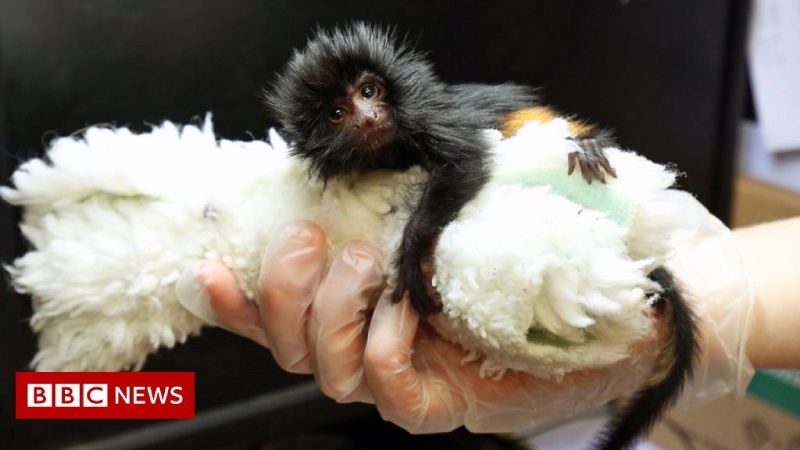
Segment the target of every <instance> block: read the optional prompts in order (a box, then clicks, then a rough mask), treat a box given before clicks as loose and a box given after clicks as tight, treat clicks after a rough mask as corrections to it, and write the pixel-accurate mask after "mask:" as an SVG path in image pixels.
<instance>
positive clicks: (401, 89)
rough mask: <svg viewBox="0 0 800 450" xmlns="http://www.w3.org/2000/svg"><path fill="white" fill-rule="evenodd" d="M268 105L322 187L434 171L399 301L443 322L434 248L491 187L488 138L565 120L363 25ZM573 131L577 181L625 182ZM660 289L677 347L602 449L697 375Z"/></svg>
mask: <svg viewBox="0 0 800 450" xmlns="http://www.w3.org/2000/svg"><path fill="white" fill-rule="evenodd" d="M265 100H266V104H267V107H268V109H269V110H270V112H271V114H272V115H273V116H274V118H275V119H277V120H278V122H279V123H280V125H281V127H282V129H283V133H284V134H285V136H286V137H287V138H288V139H289V140H290V141H291V142H292V145H293V147H292V149H293V150H292V152H293V154H294V155H295V156H297V157H300V158H302V159H304V160H306V161H307V162H308V164H309V167H310V170H311V173H312V175H313V176H316V177H318V178H319V179H321V180H324V181H327V180H329V179H332V178H334V177H339V176H346V175H351V174H357V173H360V172H366V171H371V170H378V169H384V170H385V169H388V170H403V169H407V168H409V167H411V166H414V165H420V166H422V167H423V168H424V169H426V170H427V172H428V174H429V176H428V179H427V181H426V183H425V185H424V187H423V189H422V193H421V196H420V197H419V200H418V201H417V203H416V204H415V205H410V206H411V208H410V211H411V215H410V217H409V220H408V222H407V224H406V226H405V229H404V231H403V236H402V239H401V243H400V246H399V248H398V249H397V253H396V255H395V269H396V270H395V271H396V279H395V280H394V281H395V289H394V292H393V296H392V299H393V300H394V301H395V302H397V301H399V300H400V299H401V298H402V297H403V296H404V295H408V296H409V299H410V301H411V304H412V305H413V307H414V308H415V309H416V310H417V312H418V313H419V314H420V315H421V316H426V315H429V314H433V313H437V312H439V311H440V310H441V304H440V302H439V299H438V296H437V295H436V293H435V292H434V290H433V289H432V288H431V287H430V275H431V274H430V263H429V262H430V261H429V259H430V258H431V255H432V253H433V248H434V246H435V244H436V241H437V239H438V238H439V235H440V233H441V232H442V229H443V228H444V227H445V226H446V225H447V224H448V223H450V222H451V221H452V220H453V219H454V218H455V216H456V215H457V214H458V212H459V211H460V210H461V208H462V207H463V206H464V205H465V204H466V203H467V202H468V201H470V200H471V199H472V198H474V197H475V195H477V193H478V191H479V190H480V189H481V188H482V187H483V185H484V184H485V183H486V182H487V181H488V179H489V176H490V173H491V162H490V156H489V152H490V149H489V143H488V142H487V140H486V139H485V138H484V135H483V130H485V129H488V128H500V129H502V131H503V133H504V135H506V136H510V135H513V134H514V133H515V132H516V130H517V129H518V128H519V127H520V126H521V125H523V124H524V123H525V122H526V121H529V120H539V121H548V120H551V119H553V118H555V117H556V114H555V113H553V112H552V111H551V110H549V109H548V108H545V107H542V106H537V105H536V96H535V95H534V93H533V90H531V89H530V88H527V87H523V86H519V85H514V84H501V85H482V84H461V85H450V84H447V83H445V82H444V81H442V80H441V79H439V78H438V77H437V76H436V74H435V73H434V71H433V68H432V66H431V64H430V62H428V60H427V59H426V58H425V56H424V55H423V54H422V53H420V52H418V51H416V50H414V49H413V48H411V47H410V46H409V45H408V44H407V43H405V42H398V41H397V39H396V38H395V36H394V34H393V33H392V32H387V31H385V30H382V29H380V28H377V27H372V26H369V25H365V24H362V23H355V24H352V25H350V26H348V27H344V28H339V29H334V30H331V31H319V32H318V33H317V34H316V35H315V36H314V37H313V38H312V39H311V40H310V41H309V42H308V44H307V46H306V47H305V48H304V49H302V50H299V51H295V53H294V55H293V56H292V58H291V59H290V61H289V63H288V65H287V66H286V68H285V69H284V70H283V71H282V72H281V73H280V74H279V75H278V77H277V79H276V80H275V82H274V83H273V84H272V86H271V87H270V88H269V89H268V91H267V92H266V93H265ZM571 131H572V134H573V139H574V140H575V143H576V150H575V151H574V152H572V153H571V154H570V155H569V156H568V172H569V173H570V174H571V173H572V172H573V170H574V169H575V168H579V170H580V171H581V174H582V176H583V177H584V179H585V180H586V181H587V182H588V183H591V182H592V181H593V180H599V181H600V182H604V181H605V179H606V176H607V175H608V176H616V173H615V171H614V169H613V168H612V167H611V165H610V164H609V163H608V160H607V159H606V158H605V156H604V154H603V148H604V147H607V146H609V145H612V144H613V141H612V140H611V137H610V135H609V134H608V133H606V132H604V131H602V130H599V129H597V128H595V127H592V126H590V125H587V124H585V123H582V122H573V123H572V124H571ZM532 151H535V150H532ZM653 278H654V279H656V281H659V282H661V283H662V286H663V287H664V288H665V291H666V292H667V293H668V295H667V296H669V297H670V299H669V300H668V301H667V299H666V298H665V301H661V302H659V304H660V305H662V306H661V307H660V308H661V309H663V310H664V315H665V316H666V319H667V322H668V323H670V324H671V325H672V326H673V327H674V328H675V329H676V333H675V336H677V338H676V339H675V340H673V341H670V342H669V343H668V344H667V346H666V348H665V351H664V352H663V353H662V354H663V356H664V358H662V359H663V360H662V361H660V362H659V374H658V377H657V378H655V379H656V381H655V382H654V384H653V386H651V387H649V388H647V389H645V390H643V391H641V392H640V393H639V394H638V397H637V398H636V399H634V401H633V402H632V403H630V404H629V406H628V407H627V408H626V410H625V411H623V412H622V413H621V414H619V415H618V418H617V419H616V420H615V421H614V427H613V428H612V429H611V430H610V432H609V433H608V434H606V437H605V440H604V441H603V444H601V448H609V449H611V448H621V447H624V446H626V445H628V444H630V443H632V442H633V441H634V440H635V439H636V438H637V437H639V436H640V435H641V434H642V433H644V432H645V431H647V430H648V429H649V427H650V426H651V425H652V423H653V422H654V421H655V420H656V419H657V418H658V416H659V415H660V414H661V412H662V411H663V410H664V409H665V408H666V407H667V406H669V405H670V404H671V403H672V402H673V401H674V400H675V398H676V396H677V395H678V393H679V392H680V390H681V387H682V384H683V381H684V379H685V377H686V376H687V375H688V374H689V373H690V371H691V360H692V355H693V354H694V347H695V344H694V333H693V331H694V330H693V328H692V327H693V325H692V323H693V322H692V321H691V316H690V312H689V310H688V308H687V307H686V306H685V304H684V302H683V300H682V298H681V297H680V296H679V293H678V291H677V289H676V288H675V287H674V286H673V283H672V280H671V277H669V274H668V273H667V272H666V271H664V270H663V269H658V270H656V271H655V272H654V273H653ZM670 294H671V295H670ZM665 297H666V296H665ZM678 322H679V323H680V326H678V325H677V323H678ZM671 335H672V334H671Z"/></svg>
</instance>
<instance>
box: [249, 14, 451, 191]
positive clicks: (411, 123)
mask: <svg viewBox="0 0 800 450" xmlns="http://www.w3.org/2000/svg"><path fill="white" fill-rule="evenodd" d="M444 86H445V85H444V84H443V83H441V82H440V81H439V80H438V78H437V77H436V75H435V74H434V73H433V69H432V66H431V65H430V63H429V62H428V61H427V59H426V58H425V55H424V54H423V53H421V52H417V51H414V50H413V49H412V48H411V47H410V46H409V45H408V44H407V43H405V42H404V41H400V42H398V41H397V40H396V38H395V36H394V33H393V32H390V31H386V30H382V29H380V28H378V27H373V26H369V25H366V24H363V23H354V24H352V25H350V26H347V27H343V28H337V29H334V30H331V31H324V30H321V31H319V32H318V33H317V34H316V35H315V36H314V37H313V38H312V39H310V40H309V42H308V44H307V45H306V47H305V48H303V49H300V50H297V51H295V53H294V54H293V55H292V58H291V59H290V60H289V62H288V63H287V65H286V67H285V69H284V70H283V71H281V72H280V73H279V74H278V75H277V77H276V79H275V81H274V82H273V83H272V85H271V86H270V88H269V89H268V90H266V91H265V96H264V99H265V102H266V105H267V107H268V109H269V112H270V115H271V116H272V117H273V118H274V119H276V120H277V122H278V123H279V124H280V126H281V131H282V133H283V134H284V136H286V137H287V138H288V139H289V141H291V143H292V154H293V155H294V156H296V157H299V158H301V159H303V160H305V161H306V162H308V163H309V169H310V172H311V174H313V175H315V176H317V177H318V178H322V179H325V180H327V179H329V178H332V177H336V176H339V175H343V174H348V173H353V172H361V171H369V170H375V169H390V170H391V169H404V168H407V167H410V166H411V165H413V164H414V163H415V162H418V161H419V158H420V155H419V153H418V151H419V148H421V147H422V146H421V145H419V143H418V142H417V141H418V140H420V139H422V140H424V136H425V132H426V130H428V129H429V128H430V127H429V126H428V125H427V124H428V122H429V121H430V118H431V117H437V118H438V117H439V116H440V115H441V111H442V108H437V107H435V106H434V105H439V104H440V103H441V100H442V97H443V95H444V89H445V87H444Z"/></svg>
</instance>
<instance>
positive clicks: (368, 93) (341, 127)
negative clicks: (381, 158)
mask: <svg viewBox="0 0 800 450" xmlns="http://www.w3.org/2000/svg"><path fill="white" fill-rule="evenodd" d="M344 92H345V94H344V95H343V96H338V97H337V98H335V99H334V100H333V101H332V102H331V104H330V108H328V109H326V110H325V111H324V114H327V126H329V127H331V128H333V130H334V132H335V133H341V134H344V135H347V136H348V137H349V139H348V140H349V141H350V142H352V144H353V145H355V146H356V147H357V148H356V151H357V152H360V153H365V154H362V155H360V156H361V157H368V156H369V153H370V152H373V151H380V149H381V148H382V147H384V146H386V145H387V144H389V143H390V142H392V140H394V138H395V136H396V134H397V124H396V123H395V118H394V109H393V108H392V107H391V105H390V104H389V103H388V92H387V87H386V84H385V83H384V82H383V80H382V79H381V78H380V77H378V76H376V75H373V74H370V73H364V74H362V75H361V76H360V77H359V78H358V79H357V80H356V81H355V82H354V83H351V84H348V85H347V86H346V87H345V89H344Z"/></svg>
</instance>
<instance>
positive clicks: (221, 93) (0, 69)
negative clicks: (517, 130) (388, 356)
mask: <svg viewBox="0 0 800 450" xmlns="http://www.w3.org/2000/svg"><path fill="white" fill-rule="evenodd" d="M799 4H800V3H797V2H796V1H794V0H789V1H783V2H781V1H777V0H768V1H767V0H765V1H756V2H755V4H751V3H750V2H749V1H746V0H709V1H705V2H696V1H694V0H671V1H669V2H664V1H662V0H594V1H591V2H586V1H581V0H561V1H559V2H553V1H526V2H519V1H495V2H489V1H469V0H467V1H457V0H444V1H436V2H433V1H418V0H411V1H409V0H404V1H381V2H377V1H362V0H339V1H337V2H330V1H323V0H316V1H315V0H309V1H292V0H274V1H255V0H229V1H221V0H219V1H212V0H174V1H169V2H163V1H157V0H140V1H131V0H116V1H111V0H108V1H96V0H73V1H70V2H57V1H36V2H31V1H26V0H0V178H2V180H7V179H8V176H9V175H10V174H11V172H12V171H13V170H14V168H15V167H16V166H17V165H18V164H19V163H20V162H22V161H24V160H26V159H29V158H31V157H34V156H38V155H41V154H42V153H43V151H44V149H45V147H46V144H47V142H48V141H49V140H50V139H52V138H53V137H54V136H64V135H69V134H71V133H72V132H74V131H76V130H79V129H81V128H84V127H86V126H90V125H94V124H101V123H102V124H106V123H111V124H114V125H117V126H126V127H130V128H133V129H135V130H140V131H147V130H148V128H149V126H150V124H156V123H160V122H161V121H164V120H172V121H175V122H179V123H188V122H192V121H196V120H197V119H198V118H201V117H203V116H204V115H205V114H206V113H207V112H211V113H213V117H214V123H215V129H216V132H217V133H218V134H219V135H220V136H221V137H225V138H231V139H252V138H256V139H261V138H263V137H264V136H265V135H266V131H267V129H268V128H269V127H270V125H271V124H270V123H269V122H268V118H267V117H266V114H265V112H264V109H263V107H262V105H261V103H260V100H259V95H260V92H261V88H262V87H263V86H264V83H265V82H266V81H267V80H269V79H270V78H271V77H272V76H273V73H274V72H275V71H276V70H277V69H279V68H280V67H281V66H282V65H283V63H284V62H285V61H286V60H287V58H288V57H289V55H290V53H291V50H292V48H293V47H299V46H302V45H303V44H304V42H305V40H306V38H307V36H308V34H309V31H310V30H311V29H312V28H314V27H316V26H317V25H322V26H327V25H333V24H336V23H342V22H343V21H346V20H349V19H363V20H370V21H375V22H380V23H383V24H387V25H396V26H397V28H398V30H399V31H400V32H401V33H407V34H408V35H409V36H411V37H413V38H415V39H417V40H418V46H419V47H420V48H422V49H426V50H429V51H430V56H431V58H432V59H433V60H434V62H435V64H436V67H437V70H438V72H439V73H440V75H441V76H442V77H443V78H445V79H446V80H448V81H451V82H486V83H496V82H503V81H515V82H518V83H524V84H529V85H534V86H541V87H542V91H541V92H542V95H543V97H544V100H545V102H546V103H548V104H551V105H553V106H555V107H556V108H558V109H560V110H562V111H565V112H569V113H574V114H577V115H579V116H580V117H581V118H584V119H587V120H590V121H593V122H597V123H599V124H602V125H603V126H606V127H609V128H612V129H613V130H615V132H616V135H617V136H618V140H619V142H620V143H621V144H622V145H623V146H625V147H629V148H631V149H635V150H636V151H638V152H640V153H643V154H645V155H647V156H648V157H650V158H652V159H655V160H657V161H659V162H665V163H666V162H670V163H674V164H676V165H677V166H678V168H679V169H680V170H681V171H682V172H684V173H685V176H684V177H683V178H681V180H680V185H681V187H682V188H685V189H687V190H689V191H691V192H692V193H694V194H695V195H696V196H697V198H698V199H699V200H700V201H701V202H703V203H704V204H705V205H706V206H707V207H708V208H709V209H710V210H711V211H712V212H713V213H714V214H716V215H717V216H718V217H720V218H721V219H722V220H724V221H726V222H727V223H729V224H733V225H744V224H747V223H752V222H755V221H759V220H764V219H771V218H777V217H779V216H782V215H783V216H786V215H797V214H800V201H798V199H797V192H800V186H799V185H798V184H797V180H800V158H798V156H800V155H798V152H797V149H798V148H800V139H798V140H796V141H794V143H795V144H796V145H795V144H792V142H793V141H792V139H793V136H794V135H793V133H792V131H794V130H793V129H792V128H796V129H800V127H797V126H796V125H794V126H787V125H785V124H784V125H783V126H778V127H777V128H776V127H773V126H765V125H764V124H763V123H761V120H760V119H761V118H762V116H763V117H765V118H770V123H774V120H776V119H773V118H774V117H778V118H779V119H777V120H779V121H780V120H783V121H786V120H787V119H788V121H789V123H790V124H797V123H798V120H797V119H798V117H797V115H796V114H797V111H798V107H797V104H798V103H797V102H794V103H793V104H792V103H791V102H789V105H788V106H787V104H786V103H787V102H786V99H787V98H788V99H791V98H792V97H791V92H795V93H797V92H798V89H800V86H798V82H799V81H798V80H800V74H797V73H796V72H792V71H793V70H797V66H796V65H793V64H796V63H797V61H798V58H797V55H800V48H798V47H797V46H798V45H800V40H798V41H794V39H795V37H794V36H795V35H794V34H792V31H791V30H792V27H794V29H795V30H800V9H799V8H797V6H798V5H799ZM763 5H767V6H763ZM776 5H777V6H776ZM793 5H794V6H793ZM776 8H777V9H776ZM781 8H783V9H781ZM764 11H767V12H768V14H766V15H765V13H764ZM792 14H795V15H794V16H792ZM791 17H794V19H793V20H794V22H792V21H791V20H790V19H789V18H791ZM754 18H758V20H755V19H754ZM787 21H788V22H787ZM752 23H757V24H758V25H759V27H750V26H749V25H750V24H752ZM787 23H788V25H787ZM754 28H755V29H756V30H761V31H762V32H765V33H766V37H764V35H762V34H758V35H757V36H758V37H759V39H761V40H756V39H752V38H751V33H753V32H754V31H753V29H754ZM748 30H749V31H748ZM764 30H767V31H764ZM775 30H779V31H781V30H782V33H783V34H780V33H778V34H777V37H776V34H775ZM787 35H788V37H786V36H787ZM786 42H789V44H786ZM792 42H794V45H795V46H796V47H795V49H796V50H797V51H796V52H795V53H791V49H790V50H780V51H777V50H775V49H778V48H783V47H781V45H783V46H786V45H789V46H790V47H791V45H792V44H791V43H792ZM748 43H757V44H758V45H754V46H753V49H756V52H755V54H756V55H758V56H757V58H753V60H754V61H756V60H757V61H759V65H758V67H766V71H760V72H759V71H756V70H752V69H753V68H752V67H751V70H750V71H749V72H748V70H747V64H746V59H747V58H746V55H747V49H748ZM781 43H782V44H781ZM764 52H766V56H764ZM764 61H766V62H764ZM759 70H760V69H759ZM793 73H795V74H797V76H796V77H795V78H793V79H792V76H791V74H793ZM776 80H778V81H780V83H779V84H776ZM778 85H780V86H783V87H782V88H781V89H780V92H779V93H780V94H782V95H776V94H775V93H774V88H775V86H778ZM792 85H793V88H792V87H789V88H787V87H785V86H792ZM765 86H767V87H770V86H771V87H773V91H772V93H770V91H769V88H767V93H764V88H765ZM791 89H794V91H791ZM755 94H757V95H755ZM776 101H777V106H776V104H775V102H776ZM798 101H800V97H798ZM776 108H777V109H776ZM767 111H769V112H767ZM792 113H794V114H795V116H794V117H793V120H794V121H793V122H791V120H792V115H791V114H792ZM742 133H745V134H742ZM775 133H777V135H776V134H775ZM740 144H741V145H740ZM737 160H739V161H741V164H740V165H739V166H738V169H737ZM153 164H158V161H153ZM793 191H794V192H793ZM18 219H19V211H17V210H14V209H12V208H10V207H9V206H8V205H6V204H0V258H1V259H2V261H3V262H10V261H12V260H13V258H15V257H16V256H19V255H21V254H22V253H23V252H24V251H25V243H24V242H23V241H22V240H21V239H20V235H19V232H18V230H17V227H16V224H17V221H18ZM3 282H5V280H4V281H3ZM0 296H2V299H0V448H62V447H65V446H78V447H80V448H123V447H128V448H153V447H164V448H176V447H177V448H184V447H185V448H268V449H273V448H281V449H294V448H314V449H327V448H331V449H350V448H364V449H366V448H409V447H412V446H413V447H419V448H443V449H447V448H458V449H470V448H487V449H492V448H511V446H512V445H515V444H513V443H511V442H509V441H508V440H507V439H504V438H503V439H501V438H499V437H496V436H480V437H475V436H470V435H469V434H467V433H465V432H463V431H461V430H459V431H456V432H454V433H450V434H447V435H440V436H428V437H414V436H409V435H407V434H406V433H404V432H402V431H400V430H398V429H396V428H394V427H392V426H391V425H388V424H385V423H383V422H382V421H381V420H380V418H379V417H378V416H377V414H376V413H375V411H374V408H372V407H371V406H368V405H337V404H335V403H334V402H332V401H329V400H327V399H325V398H323V396H322V395H321V394H320V393H319V392H318V391H317V389H316V387H315V385H314V383H313V380H312V379H310V378H308V377H301V376H294V375H290V374H286V373H284V372H282V371H281V370H279V369H278V368H277V366H275V364H274V363H273V362H272V361H271V359H270V356H269V353H268V352H267V351H265V350H264V349H262V348H259V347H257V346H255V345H254V344H251V343H250V342H248V341H245V340H244V339H241V338H238V337H236V336H233V335H230V334H228V333H225V332H220V331H218V330H206V331H204V333H203V335H202V336H201V337H199V338H194V339H191V340H190V341H189V342H188V343H186V344H184V345H180V346H178V347H177V348H175V349H172V350H169V351H162V352H160V353H159V354H158V355H156V356H154V357H152V358H151V359H150V360H149V362H148V364H147V366H146V367H145V368H144V370H153V371H158V370H170V371H194V372H196V374H197V375H196V377H197V378H196V386H197V398H196V402H197V412H198V416H197V418H196V419H195V420H193V421H184V422H155V421H153V422H148V421H17V420H15V419H14V411H13V397H14V395H13V386H14V384H13V383H14V382H13V377H14V372H16V371H22V370H27V367H28V366H27V365H28V363H29V361H30V358H31V356H32V355H33V353H34V350H35V337H34V336H33V335H32V334H31V332H30V330H29V328H28V326H27V324H26V318H27V317H28V316H29V315H30V302H29V299H27V298H24V297H22V296H19V295H16V294H14V293H13V292H12V291H11V289H10V288H9V287H7V286H5V285H4V286H3V287H2V289H0ZM763 377H766V378H763ZM787 379H789V380H791V377H789V378H787V377H786V376H784V375H773V374H765V375H763V376H762V378H761V381H762V382H764V383H767V386H775V384H774V380H778V382H780V383H783V384H779V386H780V387H781V388H782V389H783V388H786V389H791V386H792V384H791V382H787V381H785V380H787ZM781 380H783V381H781ZM784 385H785V386H789V387H785V386H784ZM780 392H784V394H783V397H784V398H785V396H786V395H795V396H797V395H800V394H798V392H800V391H791V390H789V391H780ZM786 392H789V394H786ZM763 398H764V396H760V397H759V396H754V398H753V400H752V401H753V402H755V403H754V404H756V405H757V406H747V405H748V404H747V403H746V402H742V403H737V404H736V406H735V407H729V406H721V407H718V408H720V410H721V411H724V412H727V413H729V415H730V414H732V413H731V411H732V408H733V409H734V410H736V409H737V408H738V410H742V409H743V408H744V409H743V411H744V412H742V413H741V414H742V415H743V417H747V418H749V419H748V420H750V419H752V420H755V419H753V417H756V416H757V417H758V418H760V419H758V420H756V421H755V422H753V421H752V420H750V422H746V421H743V419H741V418H739V416H737V415H736V414H734V415H733V416H731V417H727V416H726V417H727V418H726V419H725V420H722V421H721V424H717V425H714V426H716V427H717V428H720V427H721V429H722V430H723V431H713V432H712V431H711V430H710V429H711V428H714V426H711V425H702V424H700V425H698V422H697V419H696V416H694V417H695V418H692V416H690V417H689V418H685V417H683V416H680V417H678V416H676V417H675V418H671V419H670V420H669V421H668V422H666V423H665V425H664V426H662V427H661V429H660V430H659V431H658V432H657V433H656V435H657V436H656V438H658V439H660V441H659V442H655V443H653V444H646V445H657V446H661V448H705V447H702V446H701V444H698V442H705V443H708V442H712V443H713V442H717V441H714V440H715V439H717V440H719V439H722V440H721V441H718V443H721V444H719V445H722V446H721V447H713V448H761V447H752V446H746V445H749V444H747V442H750V441H748V440H747V439H750V437H747V436H750V435H755V436H756V437H757V439H760V440H761V441H757V442H761V444H763V443H764V442H771V441H770V439H779V440H780V442H782V443H784V444H786V443H788V442H790V438H789V437H786V438H784V437H783V434H780V433H782V432H779V431H774V430H772V429H771V428H770V427H771V426H775V427H778V425H781V424H783V422H781V420H786V421H787V423H788V424H790V428H791V427H793V426H795V425H797V428H796V429H800V425H799V424H798V422H796V419H794V418H793V417H792V412H791V411H790V410H787V409H786V407H781V406H775V404H774V402H773V403H770V402H769V401H765V400H764V399H763ZM789 398H797V397H789ZM742 405H744V406H742ZM760 407H763V408H766V409H765V410H764V411H768V412H764V411H762V410H760V409H758V408H760ZM798 408H800V400H798ZM753 411H756V412H753ZM796 412H797V411H795V413H796ZM768 413H769V414H772V413H774V414H777V417H780V419H775V418H774V417H773V416H770V415H769V414H768ZM603 414H604V411H598V412H593V413H592V414H590V415H588V416H587V417H584V418H583V419H585V420H584V421H581V420H577V421H576V420H573V421H571V422H570V424H569V426H571V427H573V428H566V429H565V428H563V427H562V428H558V427H557V426H556V425H561V424H560V423H559V424H546V425H542V426H541V427H539V428H537V429H534V430H528V431H526V432H525V433H522V434H521V436H517V437H516V439H517V444H518V443H520V442H522V441H525V440H527V441H528V442H529V445H530V446H531V448H533V447H532V446H533V445H534V444H533V443H534V442H537V447H536V448H570V446H571V445H574V442H575V441H574V439H575V437H576V436H580V435H582V434H586V433H588V432H590V431H587V430H589V429H591V427H593V426H596V424H595V423H596V422H597V423H599V422H598V420H602V418H603ZM720 414H721V413H720ZM720 414H713V417H721V416H720ZM737 414H738V413H737ZM763 417H766V419H764V418H763ZM584 423H585V424H587V425H586V426H585V427H584V426H583V425H582V424H584ZM752 423H755V424H756V425H753V424H752ZM748 424H749V425H748ZM774 424H778V425H774ZM576 426H577V427H578V428H574V427H576ZM781 426H782V425H781ZM777 429H778V430H780V429H782V428H780V427H778V428H777ZM559 430H560V431H559ZM564 430H567V431H564ZM753 430H755V431H753ZM764 430H766V431H764ZM559 433H560V434H559ZM748 433H749V434H748ZM787 433H788V432H787ZM659 436H660V437H659ZM675 436H680V439H677V438H676V437H675ZM720 436H721V437H720ZM765 436H766V437H765ZM787 436H789V435H788V434H787ZM537 439H538V441H537ZM561 439H568V440H569V439H573V440H572V441H569V442H572V443H571V444H566V443H565V442H568V441H563V440H561ZM654 439H655V438H654ZM658 439H655V440H656V441H657V440H658ZM676 439H677V440H676ZM687 439H688V441H687ZM725 439H728V441H726V440H725ZM765 439H766V440H765ZM796 439H800V438H796ZM686 442H689V444H687V443H686ZM731 442H733V443H731ZM754 442H756V441H754ZM761 444H759V445H761ZM691 445H694V446H691ZM739 445H742V446H741V447H740V446H739ZM787 445H788V444H787ZM798 445H800V444H798ZM548 446H549V447H548ZM652 448H659V447H652ZM708 448H712V447H708ZM786 448H788V447H786Z"/></svg>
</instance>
